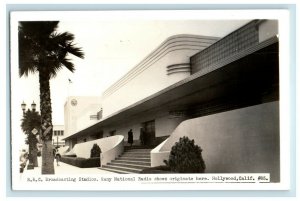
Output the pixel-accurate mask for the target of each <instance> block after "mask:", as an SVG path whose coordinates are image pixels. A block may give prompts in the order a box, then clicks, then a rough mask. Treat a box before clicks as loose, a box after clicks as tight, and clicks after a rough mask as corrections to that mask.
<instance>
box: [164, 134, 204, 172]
mask: <svg viewBox="0 0 300 201" xmlns="http://www.w3.org/2000/svg"><path fill="white" fill-rule="evenodd" d="M164 162H165V163H166V165H167V166H169V167H170V169H171V171H174V172H179V173H203V172H204V170H205V163H204V160H203V158H202V149H201V148H200V147H199V146H198V145H195V142H194V140H190V139H189V138H188V137H186V136H184V137H182V138H180V139H179V142H176V143H175V145H174V146H173V147H172V149H171V152H170V156H169V160H168V161H166V160H164Z"/></svg>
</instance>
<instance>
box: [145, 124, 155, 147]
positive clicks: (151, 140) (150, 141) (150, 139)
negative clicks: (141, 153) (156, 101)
mask: <svg viewBox="0 0 300 201" xmlns="http://www.w3.org/2000/svg"><path fill="white" fill-rule="evenodd" d="M142 127H143V128H144V145H146V146H153V145H155V121H154V120H152V121H147V122H144V123H143V124H142Z"/></svg>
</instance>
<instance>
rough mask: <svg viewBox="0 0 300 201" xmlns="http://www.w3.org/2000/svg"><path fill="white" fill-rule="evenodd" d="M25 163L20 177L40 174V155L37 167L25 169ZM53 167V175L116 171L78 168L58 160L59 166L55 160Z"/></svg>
mask: <svg viewBox="0 0 300 201" xmlns="http://www.w3.org/2000/svg"><path fill="white" fill-rule="evenodd" d="M27 163H28V162H27ZM27 165H28V164H27ZM27 165H26V167H25V169H24V172H23V173H21V178H24V177H30V176H39V175H41V166H42V157H38V165H39V166H38V167H35V168H34V169H31V170H27ZM54 169H55V175H66V174H68V175H70V174H78V175H81V174H117V173H113V172H108V171H105V170H100V169H99V168H79V167H76V166H72V165H69V164H66V163H63V162H59V166H57V164H56V161H54Z"/></svg>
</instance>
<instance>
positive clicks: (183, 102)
mask: <svg viewBox="0 0 300 201" xmlns="http://www.w3.org/2000/svg"><path fill="white" fill-rule="evenodd" d="M287 16H288V14H287V12H284V11H282V10H273V11H266V10H259V11H258V10H257V11H242V10H240V11H238V10H235V11H230V10H223V11H222V10H218V11H216V10H215V11H213V10H211V11H209V10H207V11H196V10H194V11H167V10H165V11H164V10H160V11H76V12H75V11H74V12H72V11H68V12H60V11H48V12H47V11H39V12H37V11H31V12H21V11H19V12H11V13H10V39H11V40H10V50H11V51H10V54H11V60H10V76H11V77H10V80H11V83H10V85H11V158H12V166H11V169H12V170H11V172H12V189H13V190H178V189H180V190H201V189H206V190H207V189H208V190H213V189H218V190H236V189H237V188H238V189H241V190H251V189H253V190H263V189H266V190H286V189H288V186H289V179H290V178H289V176H290V174H289V171H290V167H289V160H290V158H289V136H288V135H285V134H287V133H288V129H289V128H288V122H287V120H288V118H286V117H287V116H288V114H287V112H288V110H286V107H287V104H286V103H287V102H288V101H289V99H288V95H287V93H288V92H287V91H288V90H285V88H284V87H286V82H287V80H286V69H285V68H286V67H287V65H288V59H287V55H288V53H289V52H288V48H287V47H288V43H287V42H286V41H287V40H288V32H286V31H284V30H287V29H288V23H287ZM283 49H284V50H285V51H282V50H283Z"/></svg>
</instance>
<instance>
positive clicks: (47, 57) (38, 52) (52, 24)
mask: <svg viewBox="0 0 300 201" xmlns="http://www.w3.org/2000/svg"><path fill="white" fill-rule="evenodd" d="M58 23H59V22H58V21H41V22H40V21H37V22H20V23H19V75H20V77H22V76H28V74H29V73H37V72H38V73H39V84H40V110H41V111H40V113H41V131H42V132H41V134H40V135H41V136H40V137H41V139H42V142H43V148H42V174H54V165H53V159H54V158H53V148H52V107H51V95H50V79H51V78H54V77H55V76H56V75H57V73H58V72H59V70H61V69H62V68H63V67H66V68H67V69H68V70H70V71H71V72H74V70H75V68H74V64H73V63H72V62H71V60H70V59H69V58H68V56H69V55H70V54H72V55H74V56H77V57H79V58H84V53H83V52H82V50H81V48H78V47H75V44H74V42H73V41H74V35H73V34H71V33H69V32H64V33H58V32H57V31H56V29H57V26H58Z"/></svg>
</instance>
